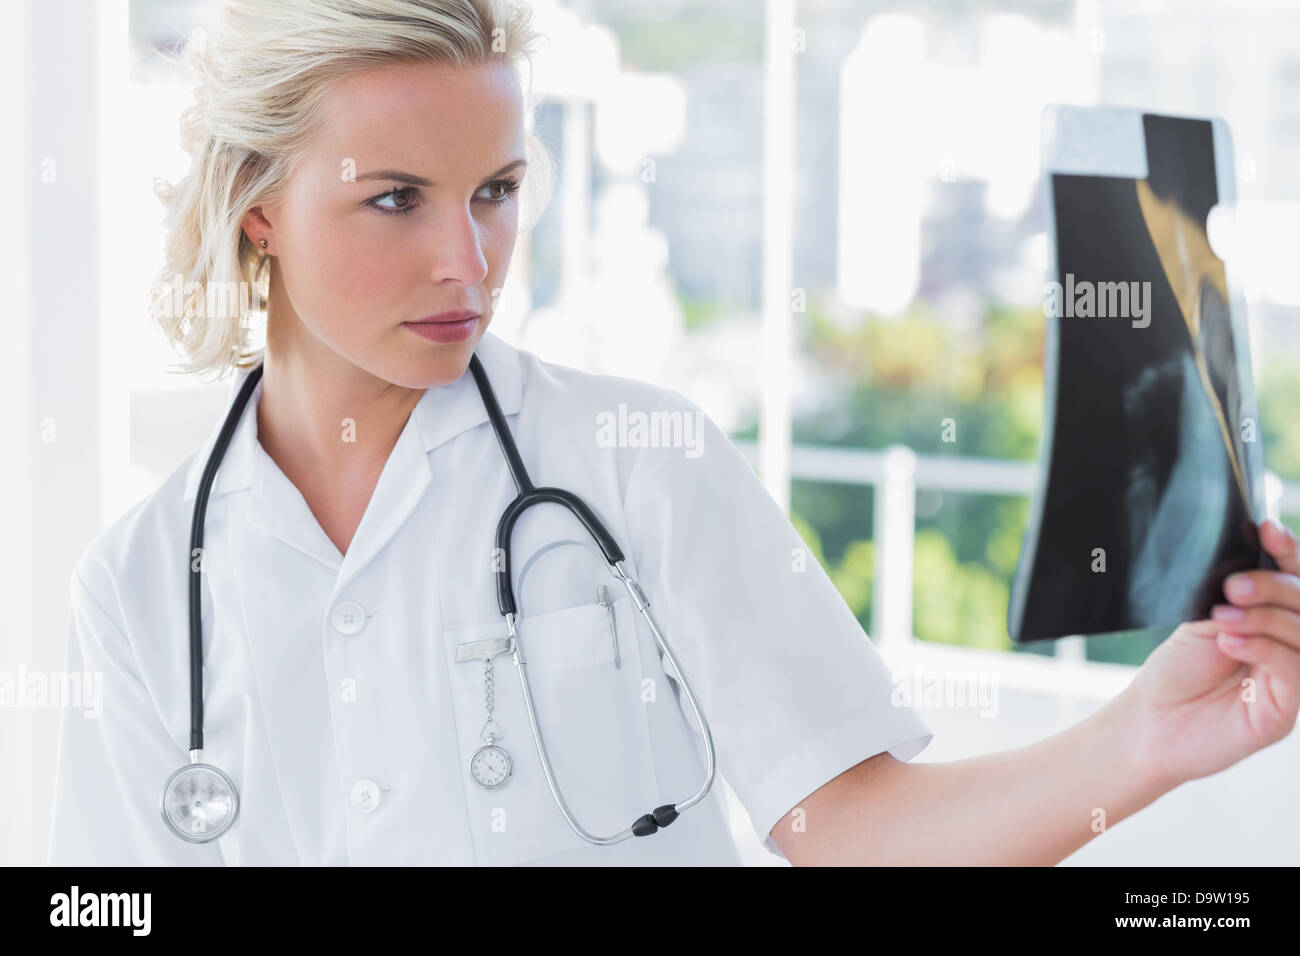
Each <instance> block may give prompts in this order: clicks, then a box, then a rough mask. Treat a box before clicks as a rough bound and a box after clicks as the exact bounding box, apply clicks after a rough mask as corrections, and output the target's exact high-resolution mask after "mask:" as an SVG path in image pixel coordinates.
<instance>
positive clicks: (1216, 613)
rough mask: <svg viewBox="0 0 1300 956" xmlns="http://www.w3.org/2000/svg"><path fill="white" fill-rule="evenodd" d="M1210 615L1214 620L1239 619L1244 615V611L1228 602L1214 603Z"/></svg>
mask: <svg viewBox="0 0 1300 956" xmlns="http://www.w3.org/2000/svg"><path fill="white" fill-rule="evenodd" d="M1212 615H1213V617H1214V619H1215V620H1216V621H1240V620H1241V619H1242V618H1243V617H1245V616H1246V612H1245V611H1243V610H1242V609H1241V608H1239V607H1232V606H1231V605H1229V604H1216V605H1214V610H1213V612H1212Z"/></svg>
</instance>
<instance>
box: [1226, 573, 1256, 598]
mask: <svg viewBox="0 0 1300 956" xmlns="http://www.w3.org/2000/svg"><path fill="white" fill-rule="evenodd" d="M1224 588H1225V589H1226V590H1227V592H1228V596H1229V597H1249V596H1250V595H1252V594H1254V593H1255V582H1254V581H1252V580H1251V579H1250V578H1248V577H1246V576H1245V575H1241V574H1234V575H1233V576H1232V577H1230V578H1228V580H1227V582H1226V583H1225V584H1224Z"/></svg>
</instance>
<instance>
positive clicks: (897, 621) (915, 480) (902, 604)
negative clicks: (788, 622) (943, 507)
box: [734, 441, 1300, 663]
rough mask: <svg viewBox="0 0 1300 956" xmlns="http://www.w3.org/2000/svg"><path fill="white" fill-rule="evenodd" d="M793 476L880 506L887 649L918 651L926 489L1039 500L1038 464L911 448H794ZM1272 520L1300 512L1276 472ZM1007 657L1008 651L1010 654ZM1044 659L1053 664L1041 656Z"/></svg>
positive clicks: (1076, 648)
mask: <svg viewBox="0 0 1300 956" xmlns="http://www.w3.org/2000/svg"><path fill="white" fill-rule="evenodd" d="M734 444H735V445H736V447H737V448H738V449H740V451H741V453H742V454H743V455H744V456H745V457H746V459H747V460H748V461H749V462H750V464H751V465H755V464H756V463H757V460H758V451H757V443H756V442H753V441H736V442H735V443H734ZM790 477H791V479H798V480H802V481H824V482H834V483H836V484H845V485H863V486H868V487H870V488H871V489H872V495H873V497H874V501H875V505H876V506H875V509H874V512H873V513H874V515H875V527H874V529H873V534H874V540H875V542H876V560H875V562H874V567H875V580H874V581H873V582H872V604H871V629H870V631H871V637H872V640H873V641H874V642H875V643H876V645H877V646H878V647H880V648H881V649H882V650H897V649H901V648H906V647H911V646H912V645H913V644H914V642H916V636H915V635H914V634H913V633H912V567H913V555H914V548H915V539H916V520H915V501H916V492H917V491H918V490H921V489H925V490H934V491H952V492H959V493H966V494H988V495H1024V496H1028V495H1030V494H1032V492H1033V490H1034V483H1035V481H1036V478H1037V464H1036V463H1035V462H1032V461H1005V460H1000V459H994V458H970V457H959V456H955V455H918V454H916V453H915V452H914V451H912V449H910V448H908V447H907V446H905V445H891V446H889V447H888V448H884V449H880V450H875V451H868V450H863V449H855V448H837V447H834V446H827V445H794V446H792V447H791V449H790ZM1266 487H1267V489H1268V491H1267V494H1268V514H1269V515H1270V516H1274V517H1276V516H1278V515H1279V514H1295V513H1297V512H1300V482H1284V481H1281V480H1280V479H1279V478H1277V476H1275V475H1273V474H1272V473H1269V474H1268V475H1267V478H1266ZM1054 650H1055V656H1056V660H1057V661H1070V662H1074V663H1078V662H1082V661H1084V639H1083V637H1067V638H1062V639H1060V640H1058V641H1056V642H1054ZM1004 653H1005V652H1004ZM1034 657H1035V658H1036V659H1039V660H1045V659H1044V658H1042V657H1040V656H1039V655H1034Z"/></svg>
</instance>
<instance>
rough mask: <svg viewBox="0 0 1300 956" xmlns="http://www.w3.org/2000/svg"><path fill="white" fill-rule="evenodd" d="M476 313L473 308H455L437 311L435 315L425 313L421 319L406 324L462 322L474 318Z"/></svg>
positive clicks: (476, 315)
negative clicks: (452, 310) (450, 310)
mask: <svg viewBox="0 0 1300 956" xmlns="http://www.w3.org/2000/svg"><path fill="white" fill-rule="evenodd" d="M477 317H478V313H477V312H475V311H474V310H473V309H457V310H455V311H454V312H439V313H438V314H437V315H426V316H425V317H424V318H422V319H412V320H411V321H410V322H408V323H407V325H442V324H444V323H447V322H464V321H465V320H466V319H474V318H477Z"/></svg>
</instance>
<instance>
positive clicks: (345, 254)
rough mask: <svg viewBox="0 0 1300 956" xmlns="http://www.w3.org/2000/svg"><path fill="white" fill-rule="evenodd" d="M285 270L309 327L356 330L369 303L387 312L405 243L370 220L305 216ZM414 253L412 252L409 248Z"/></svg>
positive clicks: (292, 234) (293, 226)
mask: <svg viewBox="0 0 1300 956" xmlns="http://www.w3.org/2000/svg"><path fill="white" fill-rule="evenodd" d="M286 225H288V227H289V228H288V230H287V236H286V237H285V239H286V241H285V246H284V248H285V251H284V252H282V254H281V261H280V270H281V272H282V274H283V275H284V279H285V284H286V288H287V291H288V293H289V297H290V299H291V300H292V301H293V303H294V308H295V310H296V311H297V312H298V314H299V315H300V316H301V317H302V318H303V320H304V321H305V322H307V323H308V324H309V325H313V326H316V327H318V328H332V327H335V326H337V325H340V324H342V325H346V326H348V327H352V328H355V327H356V315H357V311H356V306H357V305H358V303H361V302H365V303H366V304H367V305H368V307H369V309H368V311H374V310H375V308H376V306H379V307H380V308H382V305H383V302H384V298H385V290H386V289H392V288H394V282H393V281H392V278H393V275H394V273H395V271H396V270H399V269H400V268H401V265H400V257H401V255H402V249H401V247H402V245H403V244H401V243H398V242H395V241H394V240H393V237H394V234H395V232H396V230H394V229H392V228H390V229H387V230H385V229H383V228H382V226H383V225H384V223H382V222H381V223H379V224H377V225H376V224H372V223H369V222H367V221H366V217H359V216H347V217H334V216H325V215H322V216H313V215H312V214H310V213H309V212H299V214H298V215H296V216H294V217H292V218H290V219H289V220H288V221H287V222H286ZM408 248H409V247H408Z"/></svg>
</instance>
